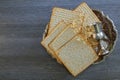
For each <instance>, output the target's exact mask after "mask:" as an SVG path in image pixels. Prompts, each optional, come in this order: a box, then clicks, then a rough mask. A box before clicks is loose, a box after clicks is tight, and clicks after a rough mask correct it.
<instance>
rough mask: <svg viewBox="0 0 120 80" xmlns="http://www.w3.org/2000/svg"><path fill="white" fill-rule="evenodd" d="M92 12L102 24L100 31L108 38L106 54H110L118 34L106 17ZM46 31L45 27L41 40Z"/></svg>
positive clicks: (95, 11) (100, 13)
mask: <svg viewBox="0 0 120 80" xmlns="http://www.w3.org/2000/svg"><path fill="white" fill-rule="evenodd" d="M93 12H94V13H95V14H96V16H97V17H98V18H99V20H100V21H101V22H102V24H103V28H102V29H103V31H104V32H105V34H106V35H107V36H108V38H109V45H108V46H109V47H108V50H109V53H108V54H110V53H111V52H112V51H113V49H114V46H115V44H116V41H117V35H118V34H117V30H116V27H115V25H114V23H113V21H112V20H111V19H110V18H109V17H108V16H105V15H104V13H103V12H102V11H98V10H93ZM48 30H49V26H48V25H47V26H46V29H45V32H44V34H43V39H45V37H46V36H47V35H48ZM108 54H106V55H101V56H99V59H98V60H97V61H96V62H94V64H96V63H99V62H101V61H103V60H104V59H105V57H106V56H107V55H108Z"/></svg>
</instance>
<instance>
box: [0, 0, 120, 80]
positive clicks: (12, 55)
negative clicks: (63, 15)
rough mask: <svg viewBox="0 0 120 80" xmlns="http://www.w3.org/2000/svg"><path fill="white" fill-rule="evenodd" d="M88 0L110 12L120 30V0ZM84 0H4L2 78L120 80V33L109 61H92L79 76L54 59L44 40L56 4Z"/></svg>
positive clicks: (0, 4)
mask: <svg viewBox="0 0 120 80" xmlns="http://www.w3.org/2000/svg"><path fill="white" fill-rule="evenodd" d="M84 1H86V2H87V3H88V4H89V6H90V7H91V8H93V9H99V10H102V11H104V13H105V14H107V15H109V17H110V18H111V19H112V20H113V21H114V23H115V25H116V28H117V30H118V31H119V30H120V27H119V26H120V0H109V1H105V0H84ZM81 2H82V1H81V0H0V80H120V54H119V49H120V45H119V43H120V39H119V37H118V41H117V45H116V46H115V49H114V50H113V52H112V54H110V55H109V56H108V57H107V58H106V60H105V61H103V62H101V63H100V64H96V65H92V66H91V67H89V68H88V69H87V70H85V71H84V72H82V73H81V74H80V75H78V76H77V77H73V76H72V75H71V74H70V73H69V72H68V71H67V70H66V69H65V67H64V66H62V65H60V64H58V63H57V62H56V60H54V59H52V58H51V56H50V55H48V53H47V51H46V50H45V49H44V48H43V47H42V45H41V44H40V41H41V40H42V34H43V32H44V29H45V26H46V24H47V23H48V21H49V19H50V14H51V10H52V8H53V7H54V6H57V7H62V8H66V9H74V8H75V7H76V6H77V5H79V4H80V3H81ZM118 34H120V33H119V32H118Z"/></svg>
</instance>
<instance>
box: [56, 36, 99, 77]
mask: <svg viewBox="0 0 120 80" xmlns="http://www.w3.org/2000/svg"><path fill="white" fill-rule="evenodd" d="M76 36H79V37H81V39H83V41H84V38H83V36H81V35H80V34H78V35H76ZM76 36H75V37H76ZM75 37H73V38H72V39H71V40H73V39H74V38H75ZM85 43H86V44H87V45H88V46H89V48H91V50H92V52H93V54H96V52H95V51H94V50H93V48H92V47H91V46H90V45H89V43H88V42H86V41H85ZM64 46H65V45H64ZM60 49H61V48H60ZM60 49H59V50H58V51H57V52H56V55H57V56H58V58H59V59H60V61H61V62H62V63H63V65H64V66H65V67H66V68H67V69H68V71H69V72H70V73H71V74H72V75H73V76H74V77H76V76H77V75H78V74H80V73H81V72H83V71H84V70H85V69H86V68H88V67H89V66H90V65H88V66H86V68H84V69H83V70H82V71H80V72H79V73H78V74H73V72H72V70H71V69H70V68H69V67H68V66H66V65H65V64H66V62H64V61H63V60H62V59H61V58H60V57H59V51H60ZM97 59H98V56H97V54H96V57H95V58H94V60H93V62H92V63H94V62H95V61H96V60H97ZM92 63H91V65H92Z"/></svg>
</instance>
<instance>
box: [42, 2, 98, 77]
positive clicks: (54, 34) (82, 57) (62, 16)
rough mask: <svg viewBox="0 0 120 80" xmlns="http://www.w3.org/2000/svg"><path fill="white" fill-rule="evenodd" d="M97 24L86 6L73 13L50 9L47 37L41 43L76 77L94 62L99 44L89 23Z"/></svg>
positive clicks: (83, 4)
mask: <svg viewBox="0 0 120 80" xmlns="http://www.w3.org/2000/svg"><path fill="white" fill-rule="evenodd" d="M95 22H100V21H99V19H98V18H97V16H96V15H95V14H94V13H93V12H92V10H91V9H90V8H89V7H88V5H87V4H86V3H81V4H80V5H79V6H78V7H77V8H76V9H75V10H73V11H72V10H66V9H62V8H57V7H55V8H53V11H52V15H51V19H50V22H49V25H48V26H49V30H48V35H47V37H46V38H45V39H43V40H42V42H41V44H42V45H43V46H44V47H45V48H46V49H47V51H48V52H49V54H50V55H51V56H52V57H53V58H55V59H56V60H57V61H58V62H59V63H61V64H63V65H64V66H65V67H66V68H67V69H68V71H69V72H70V73H71V74H72V75H74V76H76V75H78V74H79V73H80V72H82V71H83V70H84V69H86V68H87V67H88V66H90V65H91V64H93V63H94V62H95V61H96V60H97V59H98V55H97V54H96V51H95V47H96V46H98V41H97V40H95V39H94V38H93V37H92V36H93V34H94V32H95V30H94V28H93V26H91V24H93V23H95Z"/></svg>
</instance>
